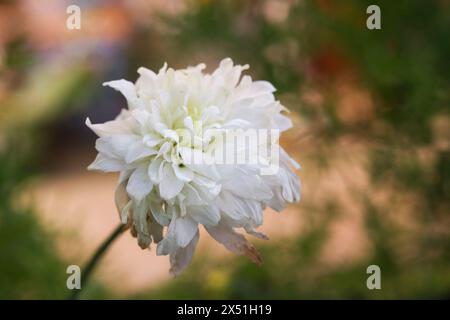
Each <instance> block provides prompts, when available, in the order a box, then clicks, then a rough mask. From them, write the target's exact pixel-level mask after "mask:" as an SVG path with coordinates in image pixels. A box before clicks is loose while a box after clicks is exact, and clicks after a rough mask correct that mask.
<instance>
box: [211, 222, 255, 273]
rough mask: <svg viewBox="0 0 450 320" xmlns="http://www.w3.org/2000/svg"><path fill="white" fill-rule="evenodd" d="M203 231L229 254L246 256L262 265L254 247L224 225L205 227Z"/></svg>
mask: <svg viewBox="0 0 450 320" xmlns="http://www.w3.org/2000/svg"><path fill="white" fill-rule="evenodd" d="M205 229H206V231H208V233H209V234H210V235H211V237H213V238H214V239H215V240H216V241H217V242H220V243H221V244H223V245H224V247H225V248H227V249H228V250H230V251H231V252H233V253H236V254H242V255H246V256H247V257H249V258H250V260H252V261H253V262H254V263H256V264H261V263H262V260H261V256H260V255H259V253H258V251H257V250H256V249H255V247H254V246H253V245H252V244H251V243H250V242H248V241H247V239H245V237H244V236H243V235H242V234H239V233H237V232H235V231H234V230H233V229H232V228H231V227H229V226H227V225H226V224H224V223H222V222H221V223H219V225H218V226H205Z"/></svg>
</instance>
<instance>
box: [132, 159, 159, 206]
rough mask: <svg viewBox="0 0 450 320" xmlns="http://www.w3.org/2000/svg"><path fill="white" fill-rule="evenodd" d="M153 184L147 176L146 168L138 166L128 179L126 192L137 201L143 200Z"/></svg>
mask: <svg viewBox="0 0 450 320" xmlns="http://www.w3.org/2000/svg"><path fill="white" fill-rule="evenodd" d="M152 188H153V183H152V182H151V181H150V178H149V176H148V174H147V166H146V165H140V166H139V167H137V169H136V170H134V172H133V173H132V174H131V176H130V178H129V179H128V184H127V192H128V193H129V194H130V195H131V196H132V197H133V198H134V199H136V200H137V201H141V200H142V199H144V197H145V196H146V195H148V194H149V193H150V191H152Z"/></svg>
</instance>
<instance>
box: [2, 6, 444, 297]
mask: <svg viewBox="0 0 450 320" xmlns="http://www.w3.org/2000/svg"><path fill="white" fill-rule="evenodd" d="M70 4H76V5H78V6H80V8H81V30H68V29H67V28H66V19H67V17H68V15H67V14H66V8H67V6H68V5H70ZM370 4H378V5H379V6H380V8H381V21H382V29H381V30H373V31H371V30H368V29H367V28H366V19H367V17H368V15H367V14H366V8H367V7H368V5H370ZM449 13H450V2H449V1H447V0H428V1H424V0H396V1H388V0H386V1H375V0H370V1H366V0H345V1H340V0H339V1H338V0H260V1H256V0H244V1H242V0H241V1H238V0H223V1H219V0H215V1H213V0H202V1H200V0H197V1H193V0H192V1H174V0H172V1H171V0H152V1H144V0H137V1H136V0H122V1H119V0H116V1H100V0H97V1H81V0H73V1H65V0H47V1H33V0H20V1H5V0H3V1H0V298H2V299H13V298H14V299H25V298H31V299H50V298H51V299H64V298H66V297H67V296H68V295H69V292H68V290H67V288H66V278H67V276H68V275H67V274H66V267H67V266H68V265H71V264H76V265H80V266H82V265H83V264H84V263H85V262H86V260H87V259H88V258H89V256H90V255H91V254H92V252H93V251H94V250H95V248H96V247H97V246H98V245H99V244H100V243H101V242H102V240H103V239H104V238H105V237H106V236H107V235H108V234H109V233H110V232H111V231H112V230H113V229H114V228H115V226H116V225H117V223H118V221H119V219H118V215H117V213H116V210H115V208H114V205H113V190H114V187H115V182H116V178H117V177H116V176H115V175H114V174H100V173H93V172H88V171H87V170H86V167H87V165H88V164H89V163H90V162H91V161H92V160H93V158H94V156H95V150H94V141H95V136H94V135H93V134H92V133H91V132H90V131H89V130H88V129H87V128H86V126H85V125H84V120H85V118H86V117H87V116H89V117H90V118H91V120H92V121H93V122H94V123H96V122H103V121H106V120H110V119H112V118H114V117H115V116H116V115H117V114H118V113H119V110H120V109H121V108H123V107H125V100H124V99H123V98H122V97H121V96H120V94H119V93H117V92H115V91H113V90H111V89H108V88H104V87H102V86H101V83H102V82H103V81H107V80H113V79H120V78H126V79H129V80H132V81H134V80H135V79H136V78H137V73H136V70H137V68H138V67H139V66H146V67H148V68H151V69H156V70H158V69H159V68H160V67H161V66H162V64H163V63H164V62H168V63H169V65H170V66H172V67H175V68H183V67H186V66H188V65H195V64H197V63H200V62H205V63H206V64H207V65H208V68H209V70H211V69H214V68H215V67H216V66H217V64H218V62H219V61H220V60H221V59H222V58H224V57H231V58H232V59H233V60H234V61H235V62H236V63H241V64H245V63H249V64H250V65H251V69H250V70H249V73H250V74H251V75H252V76H253V77H254V78H257V79H265V80H269V81H271V82H272V83H273V84H274V85H275V86H276V88H277V89H278V91H277V97H278V98H279V99H280V100H281V102H282V103H283V104H285V105H286V106H287V107H288V108H289V109H290V110H291V111H292V112H291V114H290V117H291V118H292V120H293V122H294V124H295V127H294V128H293V129H291V130H290V131H288V132H287V133H286V134H285V136H284V137H283V138H282V144H283V146H284V147H285V148H286V149H287V150H288V152H290V153H291V154H292V155H293V156H294V158H295V159H296V160H298V162H300V163H301V165H302V170H300V171H299V176H300V177H301V179H302V184H303V196H302V201H301V203H300V204H298V205H292V206H290V207H289V208H288V209H286V210H285V211H284V212H282V213H275V212H272V211H270V210H267V212H266V213H265V224H264V226H263V227H262V230H263V231H264V232H266V233H267V234H268V235H269V237H270V238H271V240H270V241H268V242H267V241H258V240H253V239H252V241H253V242H254V243H255V245H256V246H257V247H258V248H259V249H260V250H261V251H262V254H263V258H264V264H263V266H262V267H257V266H255V265H253V264H251V262H249V261H247V260H246V259H245V258H243V257H239V256H234V255H232V254H230V253H228V252H226V251H225V249H223V248H222V247H221V246H220V245H219V244H217V243H214V242H213V241H212V240H211V239H209V238H208V237H207V236H205V234H204V233H202V234H201V237H200V239H201V240H200V246H199V248H198V251H197V253H196V255H195V256H194V259H193V263H192V265H191V266H190V267H189V268H188V270H187V271H186V272H185V273H184V274H182V275H181V276H179V277H178V278H176V279H172V278H171V277H170V276H169V273H168V269H169V265H168V259H167V257H156V255H155V250H151V251H148V250H146V251H143V250H141V249H139V247H138V246H137V245H136V242H135V239H133V238H132V237H131V236H130V235H129V234H128V233H127V234H124V235H123V236H122V237H121V238H120V239H119V240H117V242H115V243H114V245H113V246H112V247H111V249H110V250H109V251H108V253H107V255H106V256H105V257H104V259H103V260H102V262H101V263H100V265H99V266H98V269H97V270H96V272H95V274H94V277H93V279H92V281H91V282H90V283H89V285H88V287H86V288H85V290H84V292H83V294H82V298H85V299H89V298H98V299H107V298H125V299H129V298H138V299H140V298H156V299H165V298H188V299H196V298H200V299H205V298H225V299H227V298H237V299H240V298H245V299H250V298H255V299H259V298H262V299H265V298H273V299H285V298H286V299H304V298H357V299H392V298H447V299H448V298H450V170H449V167H450V166H449V165H450V114H449V111H450V108H449V106H450V41H449V39H450V14H449ZM371 264H376V265H379V266H380V268H381V274H382V289H381V290H368V289H367V287H366V279H367V277H368V275H367V274H366V268H367V266H369V265H371Z"/></svg>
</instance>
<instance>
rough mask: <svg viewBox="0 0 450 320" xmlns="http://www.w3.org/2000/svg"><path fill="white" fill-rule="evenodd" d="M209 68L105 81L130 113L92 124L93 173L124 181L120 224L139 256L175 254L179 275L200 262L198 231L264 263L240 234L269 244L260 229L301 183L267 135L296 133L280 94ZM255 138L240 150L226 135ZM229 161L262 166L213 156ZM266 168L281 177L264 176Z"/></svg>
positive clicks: (143, 72) (231, 71)
mask: <svg viewBox="0 0 450 320" xmlns="http://www.w3.org/2000/svg"><path fill="white" fill-rule="evenodd" d="M204 68H205V65H203V64H200V65H198V66H196V67H189V68H187V69H182V70H174V69H171V68H167V65H164V67H163V68H162V69H160V70H159V72H158V73H154V72H153V71H151V70H149V69H146V68H139V70H138V73H139V75H140V77H139V78H138V80H137V81H136V83H134V84H133V83H131V82H129V81H126V80H116V81H110V82H106V83H104V85H107V86H110V87H112V88H114V89H116V90H118V91H120V92H121V93H122V94H123V95H124V96H125V98H126V99H127V102H128V109H123V110H122V112H121V113H120V114H119V116H118V117H117V118H116V119H115V120H112V121H108V122H106V123H103V124H91V122H90V120H89V119H87V120H86V124H87V125H88V126H89V128H91V129H92V130H93V131H94V132H95V133H96V134H97V135H98V137H99V138H98V139H97V141H96V149H97V151H98V152H99V153H98V155H97V158H96V159H95V161H94V162H93V163H92V164H91V165H90V166H89V169H94V170H100V171H104V172H120V177H119V182H118V186H117V189H116V195H115V200H116V205H117V209H118V211H119V213H120V219H121V222H122V223H123V224H126V225H127V226H129V227H130V228H131V232H132V234H133V235H134V236H136V237H137V240H138V244H139V246H140V247H141V248H148V247H149V246H150V244H151V243H152V242H154V243H156V244H157V254H158V255H169V256H170V263H171V272H172V273H173V274H174V275H178V274H179V273H180V272H181V271H182V270H183V269H185V268H186V266H187V265H188V264H189V262H190V261H191V259H192V256H193V253H194V250H195V247H196V245H197V242H198V239H199V224H201V225H203V226H204V227H205V229H206V231H207V232H208V233H209V234H210V235H211V236H212V237H213V238H214V239H215V240H216V241H218V242H220V243H222V244H223V245H224V246H225V247H226V248H227V249H229V250H230V251H232V252H235V253H237V254H244V255H247V256H248V257H249V258H250V259H251V260H252V261H254V262H255V263H260V262H261V258H260V256H259V254H258V252H257V251H256V249H255V248H254V247H253V246H252V245H251V244H250V243H249V242H248V241H247V240H246V238H245V237H244V236H243V235H242V234H241V233H238V232H236V231H235V229H237V228H243V229H244V230H245V232H247V233H249V234H252V235H254V236H257V237H260V238H263V239H266V238H267V237H266V236H265V235H264V234H262V233H260V232H257V231H256V230H255V229H256V228H257V227H259V226H260V225H261V224H262V223H263V210H264V209H265V208H266V207H271V208H273V209H275V210H277V211H281V210H282V209H283V208H284V207H285V206H286V204H287V203H289V202H295V201H298V200H299V198H300V182H299V180H298V177H297V175H296V174H295V173H294V172H293V171H292V170H291V167H294V168H298V165H297V164H296V162H295V161H293V160H292V159H291V158H290V157H289V156H288V155H287V153H286V152H284V150H283V149H282V148H281V147H279V145H278V139H276V137H275V138H274V137H273V136H272V135H268V136H266V137H263V138H262V137H261V136H260V135H261V134H260V133H264V132H269V131H270V132H273V131H275V132H282V131H285V130H287V129H288V128H290V127H291V126H292V124H291V122H290V120H289V119H288V118H287V117H286V116H284V115H283V114H282V113H281V112H282V111H285V108H284V107H283V106H282V105H281V104H280V102H279V101H277V100H276V99H275V97H274V95H273V92H274V91H275V88H274V87H273V86H272V85H271V84H270V83H269V82H265V81H253V80H252V78H251V77H250V76H248V75H245V76H242V77H241V73H242V71H243V70H245V69H247V68H248V66H239V65H233V62H232V61H231V59H224V60H223V61H221V63H220V65H219V67H218V68H217V69H216V70H215V71H214V72H213V73H211V74H207V73H205V72H204V71H203V70H204ZM233 130H234V131H233ZM245 130H247V131H245ZM249 130H254V132H256V133H257V134H256V135H255V136H256V137H257V139H256V140H252V141H253V142H252V141H250V143H247V144H244V145H241V146H240V145H239V144H237V145H236V144H232V143H231V141H234V140H233V139H231V140H230V139H222V136H221V135H220V134H218V133H221V132H222V133H223V132H227V133H229V132H231V131H233V133H235V137H237V138H238V139H239V137H243V136H244V138H246V137H254V136H252V135H249V134H248V132H250V131H249ZM236 132H237V133H236ZM250 140H251V139H250ZM242 141H246V139H243V140H242V139H241V142H242ZM231 144H232V146H231V148H230V145H231ZM255 144H257V146H258V148H256V152H255V148H253V147H254V145H255ZM262 147H264V148H262ZM275 147H276V148H275ZM267 149H270V150H271V151H272V152H265V151H267ZM261 150H263V151H264V152H261ZM273 150H276V152H273ZM218 151H221V152H218ZM230 152H235V153H237V154H238V155H239V154H240V153H243V152H244V153H245V154H249V155H250V156H253V158H252V159H253V160H255V161H244V162H242V161H241V162H236V161H235V159H236V157H229V158H227V159H232V160H233V161H234V162H233V161H231V162H230V161H228V162H227V161H216V160H217V157H214V155H215V154H218V153H220V154H224V153H225V158H226V156H227V155H226V153H228V154H229V153H230ZM193 159H197V160H198V159H200V161H194V160H193ZM222 159H223V158H222ZM206 160H208V161H206ZM274 164H275V165H276V166H274ZM268 168H272V169H274V168H275V170H267V171H266V172H265V171H264V169H268ZM165 227H167V231H166V232H165V233H164V232H163V229H164V228H165Z"/></svg>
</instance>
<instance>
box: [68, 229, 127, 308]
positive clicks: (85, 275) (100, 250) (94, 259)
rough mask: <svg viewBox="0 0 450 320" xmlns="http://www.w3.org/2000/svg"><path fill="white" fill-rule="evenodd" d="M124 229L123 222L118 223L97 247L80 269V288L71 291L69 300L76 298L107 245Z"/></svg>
mask: <svg viewBox="0 0 450 320" xmlns="http://www.w3.org/2000/svg"><path fill="white" fill-rule="evenodd" d="M124 231H125V226H124V225H123V224H120V225H119V226H118V227H117V228H116V229H115V230H114V231H113V232H112V233H111V235H110V236H109V237H108V238H107V239H106V240H105V241H104V242H103V243H102V244H101V245H100V247H98V249H97V251H95V253H94V255H93V256H92V257H91V259H90V260H89V262H88V263H87V264H86V266H85V267H84V268H83V269H82V277H81V289H75V290H73V291H72V294H71V296H70V297H69V299H70V300H77V299H78V296H79V295H80V293H81V290H83V288H84V287H85V285H86V283H87V281H88V280H89V276H90V275H91V273H92V271H93V270H94V268H95V266H96V265H97V263H98V262H99V261H100V258H101V257H102V256H103V254H104V253H105V252H106V250H107V249H108V247H109V246H110V245H111V243H113V242H114V240H115V239H116V238H117V237H118V236H119V235H121V234H122V233H123V232H124Z"/></svg>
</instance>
